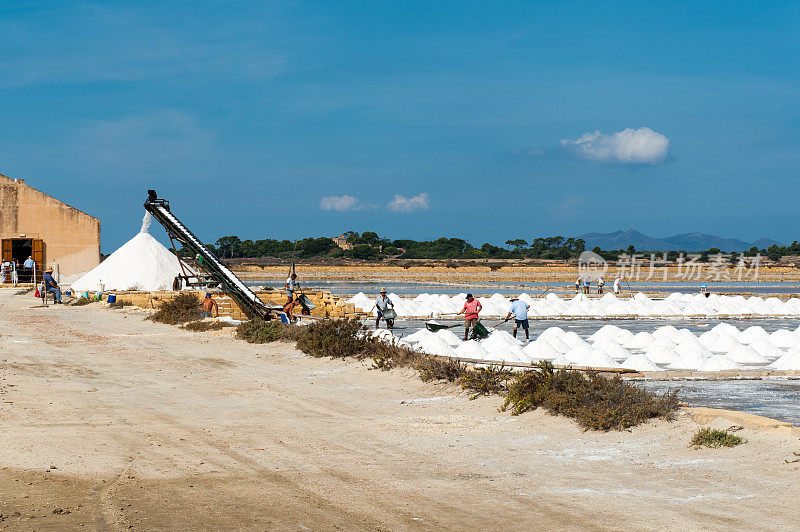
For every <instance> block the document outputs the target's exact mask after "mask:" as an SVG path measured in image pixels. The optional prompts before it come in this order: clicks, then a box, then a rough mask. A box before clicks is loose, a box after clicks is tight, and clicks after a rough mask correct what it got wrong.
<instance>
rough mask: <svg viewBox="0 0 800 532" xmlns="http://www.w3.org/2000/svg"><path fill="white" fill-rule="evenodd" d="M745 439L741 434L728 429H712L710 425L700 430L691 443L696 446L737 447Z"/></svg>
mask: <svg viewBox="0 0 800 532" xmlns="http://www.w3.org/2000/svg"><path fill="white" fill-rule="evenodd" d="M743 441H744V440H743V439H742V438H741V436H737V435H736V434H733V433H730V432H728V431H727V430H718V429H710V428H708V427H706V428H703V429H700V430H698V431H697V432H696V433H695V434H694V436H692V441H691V442H690V444H691V445H692V446H693V447H695V448H698V449H699V448H700V447H711V448H714V449H716V448H718V447H735V446H737V445H739V444H740V443H742V442H743Z"/></svg>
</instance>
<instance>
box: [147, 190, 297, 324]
mask: <svg viewBox="0 0 800 532" xmlns="http://www.w3.org/2000/svg"><path fill="white" fill-rule="evenodd" d="M147 194H148V196H147V201H145V203H144V208H145V210H147V212H149V213H150V214H152V215H153V218H155V219H156V220H158V223H160V224H161V225H163V226H164V229H166V230H167V233H168V234H169V235H170V237H172V238H174V239H176V240H178V241H179V242H180V243H181V244H183V245H184V246H186V247H187V248H189V249H190V250H191V251H192V253H194V254H195V255H197V256H199V257H201V258H202V261H198V267H199V268H201V269H203V270H204V271H205V272H206V273H207V274H208V276H209V277H211V278H212V279H213V280H214V281H217V282H218V283H219V284H220V286H221V287H222V290H223V291H224V292H225V293H227V294H228V295H229V296H231V298H233V299H234V300H235V301H236V302H237V303H238V304H239V306H240V307H241V309H242V311H244V312H245V314H247V315H248V316H249V317H250V318H261V319H265V320H266V319H270V317H271V316H270V313H271V312H272V311H277V310H280V309H281V307H269V306H267V305H266V304H264V302H263V301H261V300H260V299H259V298H258V296H257V295H255V294H254V293H253V291H252V290H250V288H248V287H247V285H245V284H244V283H243V282H242V281H241V279H239V278H238V277H236V275H234V274H233V272H232V271H230V270H229V269H228V267H227V266H225V265H224V264H222V262H221V261H220V260H219V259H218V258H217V257H216V255H214V254H213V253H212V252H211V251H210V250H209V249H208V248H207V247H206V246H205V245H204V244H203V243H202V242H201V241H200V239H199V238H197V237H196V236H195V235H194V233H192V232H191V231H190V230H189V228H188V227H186V226H185V225H184V224H183V223H182V222H181V221H180V220H178V218H177V217H176V216H175V215H174V214H172V212H171V211H170V208H169V202H168V201H166V200H164V199H159V198H158V196H157V195H156V191H155V190H148V191H147Z"/></svg>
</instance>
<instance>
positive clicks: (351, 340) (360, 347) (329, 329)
mask: <svg viewBox="0 0 800 532" xmlns="http://www.w3.org/2000/svg"><path fill="white" fill-rule="evenodd" d="M373 340H374V339H373V338H371V337H369V336H367V335H364V334H361V321H359V320H357V319H355V318H350V319H345V320H323V321H318V322H315V323H312V324H311V325H309V326H308V327H307V333H306V334H304V335H302V336H301V337H300V338H299V339H298V340H297V348H298V349H300V350H301V351H302V352H303V353H305V354H307V355H311V356H312V357H333V358H345V357H355V358H358V359H361V358H364V357H365V356H367V352H366V351H367V346H368V345H369V344H370V343H372V341H373Z"/></svg>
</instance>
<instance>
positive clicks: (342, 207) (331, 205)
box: [319, 194, 361, 212]
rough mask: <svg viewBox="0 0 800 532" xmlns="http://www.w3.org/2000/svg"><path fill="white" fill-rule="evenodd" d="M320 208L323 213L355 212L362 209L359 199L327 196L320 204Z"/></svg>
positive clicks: (346, 196)
mask: <svg viewBox="0 0 800 532" xmlns="http://www.w3.org/2000/svg"><path fill="white" fill-rule="evenodd" d="M319 208H320V209H322V210H323V211H339V212H346V211H354V210H357V209H359V208H361V205H360V204H359V201H358V198H356V197H355V196H348V195H347V194H345V195H344V196H325V197H324V198H322V199H321V200H320V202H319Z"/></svg>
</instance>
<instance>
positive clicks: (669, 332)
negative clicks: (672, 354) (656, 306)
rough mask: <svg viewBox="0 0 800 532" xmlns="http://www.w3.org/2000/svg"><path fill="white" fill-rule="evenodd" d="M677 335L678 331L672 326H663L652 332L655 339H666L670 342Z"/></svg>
mask: <svg viewBox="0 0 800 532" xmlns="http://www.w3.org/2000/svg"><path fill="white" fill-rule="evenodd" d="M678 334H679V332H678V329H676V328H675V327H673V326H672V325H665V326H663V327H659V328H658V329H656V330H655V331H653V336H654V337H655V338H656V339H661V338H666V339H668V340H672V339H673V338H675V337H676V336H677V335H678Z"/></svg>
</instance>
